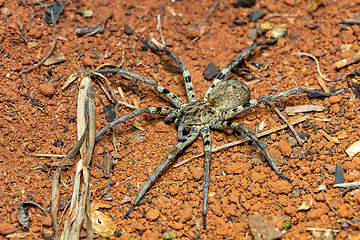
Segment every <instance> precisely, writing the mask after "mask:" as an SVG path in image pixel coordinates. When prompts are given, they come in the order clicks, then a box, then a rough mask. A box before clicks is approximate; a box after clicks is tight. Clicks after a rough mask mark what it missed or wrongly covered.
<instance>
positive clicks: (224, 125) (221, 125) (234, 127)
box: [213, 121, 291, 182]
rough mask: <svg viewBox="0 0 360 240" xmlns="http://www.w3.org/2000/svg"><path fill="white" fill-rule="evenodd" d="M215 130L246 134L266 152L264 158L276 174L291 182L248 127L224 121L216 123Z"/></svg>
mask: <svg viewBox="0 0 360 240" xmlns="http://www.w3.org/2000/svg"><path fill="white" fill-rule="evenodd" d="M213 128H214V129H217V130H226V129H232V130H235V131H240V132H243V133H245V134H246V135H247V136H248V137H249V138H250V139H251V140H253V141H254V142H256V143H257V144H258V145H259V147H260V148H261V149H262V150H263V152H264V156H265V158H266V159H267V160H268V162H269V164H270V166H271V168H272V169H273V170H274V172H275V173H276V174H277V175H279V177H281V178H282V179H284V180H286V181H288V182H291V179H290V178H288V177H287V176H285V174H283V173H281V172H280V169H279V168H278V167H277V166H276V164H275V162H274V160H273V158H272V157H271V155H270V153H269V151H268V150H267V148H266V146H265V145H264V143H263V142H262V141H260V140H259V139H258V138H257V137H256V136H255V135H254V134H253V133H252V132H251V131H250V129H248V128H247V127H245V126H244V125H241V124H240V123H236V122H230V121H223V122H219V123H216V124H215V125H214V126H213Z"/></svg>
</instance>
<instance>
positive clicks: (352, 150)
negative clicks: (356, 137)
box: [346, 141, 360, 158]
mask: <svg viewBox="0 0 360 240" xmlns="http://www.w3.org/2000/svg"><path fill="white" fill-rule="evenodd" d="M358 152H360V141H357V142H354V143H353V144H351V145H350V147H348V148H347V149H346V153H347V155H349V157H350V158H353V157H354V156H355V155H356V154H357V153H358Z"/></svg>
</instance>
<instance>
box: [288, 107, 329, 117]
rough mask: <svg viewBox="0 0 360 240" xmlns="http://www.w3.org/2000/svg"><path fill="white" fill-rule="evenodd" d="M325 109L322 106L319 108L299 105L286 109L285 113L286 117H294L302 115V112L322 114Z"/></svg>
mask: <svg viewBox="0 0 360 240" xmlns="http://www.w3.org/2000/svg"><path fill="white" fill-rule="evenodd" d="M324 109H325V107H324V106H319V105H299V106H294V107H286V108H285V113H286V114H287V115H295V114H297V113H304V112H312V111H315V112H322V111H324Z"/></svg>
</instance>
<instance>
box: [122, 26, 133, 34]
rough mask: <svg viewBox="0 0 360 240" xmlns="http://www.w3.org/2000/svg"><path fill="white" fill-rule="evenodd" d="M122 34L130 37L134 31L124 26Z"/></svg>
mask: <svg viewBox="0 0 360 240" xmlns="http://www.w3.org/2000/svg"><path fill="white" fill-rule="evenodd" d="M124 33H125V34H126V35H129V36H130V35H132V34H134V30H132V29H131V28H130V27H129V26H126V27H125V29H124Z"/></svg>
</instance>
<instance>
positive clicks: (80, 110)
mask: <svg viewBox="0 0 360 240" xmlns="http://www.w3.org/2000/svg"><path fill="white" fill-rule="evenodd" d="M91 75H92V71H86V70H80V71H76V72H75V73H73V74H72V75H71V76H70V77H69V78H68V80H67V82H66V83H65V85H64V87H63V89H64V88H66V87H67V86H68V85H69V84H70V83H71V82H73V81H75V80H76V79H77V78H80V87H79V95H78V106H77V135H78V139H79V140H78V143H77V144H76V145H75V147H74V148H73V149H72V150H71V151H70V153H69V154H68V155H66V157H65V158H64V159H62V160H61V161H60V162H59V165H58V168H57V170H56V172H55V174H54V177H53V181H52V203H53V204H52V206H51V217H52V220H53V227H54V231H55V239H59V229H58V225H57V212H58V206H59V200H60V190H59V181H60V174H61V168H62V167H63V166H64V165H65V164H66V162H67V161H68V160H69V159H70V158H72V157H73V156H74V155H75V153H76V152H77V151H78V150H80V155H81V159H80V160H79V161H78V162H77V164H76V173H75V181H74V189H73V194H72V198H71V202H70V209H69V213H68V218H67V219H66V221H65V224H64V231H63V233H62V235H61V239H69V240H73V239H79V233H80V229H81V227H82V223H83V221H84V218H85V215H86V218H87V219H86V220H87V239H93V231H92V222H91V216H90V174H89V163H90V161H91V158H92V154H93V150H94V146H95V134H96V126H95V124H96V119H95V118H96V113H95V95H94V87H93V85H92V81H91ZM80 189H81V190H80Z"/></svg>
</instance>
